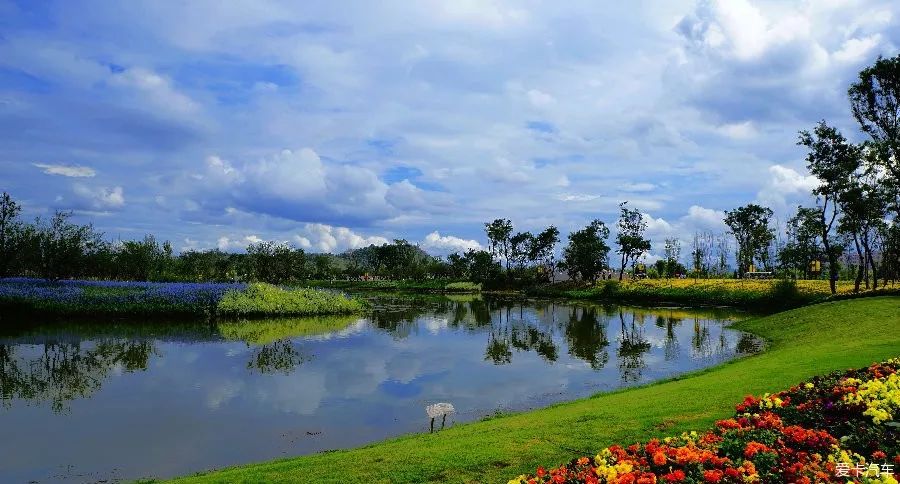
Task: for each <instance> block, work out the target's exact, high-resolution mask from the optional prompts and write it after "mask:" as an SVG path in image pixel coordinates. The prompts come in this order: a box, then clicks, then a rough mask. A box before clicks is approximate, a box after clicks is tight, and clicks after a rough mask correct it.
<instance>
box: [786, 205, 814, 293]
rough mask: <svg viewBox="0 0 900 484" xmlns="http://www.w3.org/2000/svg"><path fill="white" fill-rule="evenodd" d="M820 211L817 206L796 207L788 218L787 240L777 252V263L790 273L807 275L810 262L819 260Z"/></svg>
mask: <svg viewBox="0 0 900 484" xmlns="http://www.w3.org/2000/svg"><path fill="white" fill-rule="evenodd" d="M821 215H822V214H821V211H820V209H819V207H797V213H796V214H795V215H794V216H793V217H791V218H790V219H788V223H787V228H786V235H787V242H786V243H785V244H784V246H782V247H781V248H780V250H779V252H778V262H779V265H780V266H781V267H782V268H784V269H785V270H787V271H789V272H792V273H795V274H796V273H800V274H802V275H804V276H808V275H809V271H810V264H811V263H812V262H813V261H816V260H819V259H820V258H821V256H822V255H823V253H824V250H823V248H822V244H821V242H820V238H821V236H822V233H821V230H820V225H821Z"/></svg>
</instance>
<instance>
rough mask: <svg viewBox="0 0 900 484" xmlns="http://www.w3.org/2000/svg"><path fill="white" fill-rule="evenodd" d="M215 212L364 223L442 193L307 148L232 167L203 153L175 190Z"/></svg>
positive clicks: (419, 206)
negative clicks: (202, 161) (194, 170)
mask: <svg viewBox="0 0 900 484" xmlns="http://www.w3.org/2000/svg"><path fill="white" fill-rule="evenodd" d="M198 186H200V187H202V193H201V195H202V199H200V200H197V201H198V203H200V204H205V205H206V206H207V207H208V208H210V209H215V210H218V211H224V210H227V209H228V208H229V207H230V208H233V209H235V208H236V209H240V210H243V211H246V212H250V213H259V214H265V215H269V216H274V217H281V218H285V219H289V220H293V221H300V222H311V221H317V222H320V223H326V222H330V223H338V224H341V225H343V224H358V225H366V224H370V223H372V222H374V221H383V220H387V219H389V218H391V217H395V216H398V215H400V214H402V213H404V212H407V211H415V210H433V209H435V208H437V207H439V206H440V205H441V203H442V202H441V201H442V197H441V195H440V194H435V193H433V192H429V191H426V190H423V189H421V188H419V187H418V186H416V185H415V184H414V183H412V182H411V181H409V180H408V179H404V180H402V181H400V182H396V183H391V184H388V183H386V182H384V181H383V180H381V179H380V178H379V177H378V176H377V175H376V173H375V172H374V171H373V170H370V169H367V168H363V167H360V166H354V165H350V164H340V163H334V162H326V161H324V160H322V158H321V157H319V155H318V154H317V153H316V152H315V151H314V150H312V149H309V148H303V149H299V150H282V151H280V152H278V153H275V154H273V155H270V156H267V157H263V158H261V159H258V160H256V161H253V162H247V163H244V164H242V165H236V164H234V163H232V162H230V161H228V160H225V159H223V158H221V157H219V156H216V155H212V156H208V157H207V158H206V161H205V166H204V170H202V171H200V172H198V173H194V174H193V175H192V176H190V177H187V178H186V179H184V180H183V184H182V185H181V186H179V187H177V190H182V191H184V192H187V195H188V196H192V195H196V191H197V188H198Z"/></svg>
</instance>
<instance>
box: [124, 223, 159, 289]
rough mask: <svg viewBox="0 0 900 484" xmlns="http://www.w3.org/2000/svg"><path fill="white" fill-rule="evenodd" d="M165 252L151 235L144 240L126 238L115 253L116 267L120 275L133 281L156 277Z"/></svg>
mask: <svg viewBox="0 0 900 484" xmlns="http://www.w3.org/2000/svg"><path fill="white" fill-rule="evenodd" d="M165 256H166V254H165V252H164V251H163V248H162V247H160V245H159V243H157V242H156V238H155V237H154V236H153V235H149V234H148V235H146V236H144V240H140V241H138V240H127V241H125V242H123V243H122V245H121V247H119V250H118V251H117V254H116V257H115V258H116V268H117V270H118V273H119V275H120V277H122V278H123V279H129V280H133V281H149V280H153V279H157V278H158V276H159V275H161V272H162V266H163V264H164V258H165Z"/></svg>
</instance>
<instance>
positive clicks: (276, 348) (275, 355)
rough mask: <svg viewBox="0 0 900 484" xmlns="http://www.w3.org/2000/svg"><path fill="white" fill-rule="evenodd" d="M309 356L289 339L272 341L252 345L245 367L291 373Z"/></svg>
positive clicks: (258, 370) (262, 371)
mask: <svg viewBox="0 0 900 484" xmlns="http://www.w3.org/2000/svg"><path fill="white" fill-rule="evenodd" d="M309 359H310V358H309V356H307V355H305V354H304V353H303V352H302V351H301V350H299V349H298V348H297V347H295V346H294V343H293V342H292V341H291V340H289V339H283V340H278V341H273V342H271V343H267V344H264V345H259V346H255V347H253V350H252V354H251V356H250V359H249V360H248V361H247V369H248V370H250V371H251V372H254V371H255V372H259V373H262V374H268V373H283V374H285V375H289V374H291V373H292V372H293V371H294V370H295V369H296V368H297V367H298V366H300V365H301V364H302V363H304V362H306V361H309Z"/></svg>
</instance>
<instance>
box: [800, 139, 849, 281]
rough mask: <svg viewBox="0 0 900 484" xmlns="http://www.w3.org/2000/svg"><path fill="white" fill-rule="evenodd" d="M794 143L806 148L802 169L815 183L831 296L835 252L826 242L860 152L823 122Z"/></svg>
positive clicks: (835, 259) (836, 258)
mask: <svg viewBox="0 0 900 484" xmlns="http://www.w3.org/2000/svg"><path fill="white" fill-rule="evenodd" d="M797 144H799V145H803V146H806V147H807V149H808V150H809V152H808V153H807V155H806V163H807V164H806V167H807V169H808V170H809V172H810V173H811V174H812V175H813V176H815V177H816V178H817V179H818V180H819V185H818V186H816V187H815V188H814V189H813V194H815V195H816V197H817V198H816V206H817V208H818V209H819V233H820V235H819V236H820V237H821V238H822V244H823V246H824V247H825V256H826V257H828V273H829V277H828V279H829V281H830V282H829V284H830V285H831V293H832V294H835V293H836V292H837V287H836V281H837V275H838V255H839V253H838V251H837V250H834V249H832V247H831V246H832V240H831V239H830V235H831V231H832V228H833V227H834V224H835V221H836V220H837V218H838V216H839V215H840V203H839V200H840V199H841V198H842V197H844V194H845V192H846V191H847V189H848V183H849V180H850V175H851V174H852V173H853V172H854V171H856V169H857V168H858V167H859V164H860V150H859V147H857V146H856V145H854V144H852V143H849V142H848V141H847V139H846V138H844V136H843V135H842V134H841V133H840V131H838V130H837V129H836V128H833V127H831V126H828V125H827V124H825V121H821V122H819V124H818V125H816V127H815V129H814V130H813V133H810V132H809V131H801V132H800V138H799V140H798V141H797Z"/></svg>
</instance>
